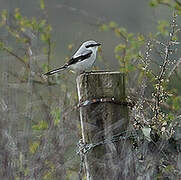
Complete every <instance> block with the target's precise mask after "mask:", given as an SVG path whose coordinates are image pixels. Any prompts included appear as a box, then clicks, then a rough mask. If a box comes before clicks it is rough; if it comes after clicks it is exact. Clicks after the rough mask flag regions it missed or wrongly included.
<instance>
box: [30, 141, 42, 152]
mask: <svg viewBox="0 0 181 180" xmlns="http://www.w3.org/2000/svg"><path fill="white" fill-rule="evenodd" d="M39 145H40V142H39V141H35V142H33V143H32V144H30V146H29V150H30V153H32V154H34V153H36V151H37V149H38V147H39Z"/></svg>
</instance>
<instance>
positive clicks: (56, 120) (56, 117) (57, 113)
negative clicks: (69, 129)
mask: <svg viewBox="0 0 181 180" xmlns="http://www.w3.org/2000/svg"><path fill="white" fill-rule="evenodd" d="M51 115H52V116H53V121H54V125H55V126H58V124H59V122H60V118H61V113H60V109H59V108H55V109H53V110H52V111H51Z"/></svg>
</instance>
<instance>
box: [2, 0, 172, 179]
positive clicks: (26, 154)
mask: <svg viewBox="0 0 181 180" xmlns="http://www.w3.org/2000/svg"><path fill="white" fill-rule="evenodd" d="M0 4H1V6H0V12H1V13H3V12H4V10H6V12H4V15H2V17H1V19H3V18H4V19H5V21H6V22H5V23H6V24H7V27H9V29H8V28H7V27H5V26H6V24H5V23H4V22H1V30H0V39H1V40H2V41H3V44H1V48H2V50H1V51H0V57H1V58H0V62H1V65H0V74H1V76H0V87H1V88H0V132H1V136H0V164H1V170H0V179H2V180H4V179H17V180H19V179H71V180H73V179H78V171H79V164H80V159H79V157H78V155H76V152H75V151H76V143H77V142H78V140H79V139H80V135H81V130H80V123H79V110H78V109H77V107H76V105H77V104H78V99H77V90H76V74H74V73H71V72H69V71H64V72H62V73H60V74H58V75H55V76H52V77H49V78H48V79H47V78H45V77H42V76H41V75H42V74H43V73H45V72H46V71H48V70H51V69H53V68H56V67H58V66H60V65H62V64H64V63H65V62H66V61H67V60H68V58H69V57H71V55H72V54H73V53H74V52H75V51H76V50H77V49H78V47H79V46H80V44H81V43H83V42H84V41H86V40H96V41H98V42H100V43H101V44H102V47H101V49H99V52H98V55H97V61H96V63H95V67H94V69H100V70H112V71H120V69H121V68H120V67H121V65H120V62H119V60H118V59H117V58H116V57H115V47H116V46H117V45H118V44H119V43H120V42H121V41H122V40H120V39H119V38H118V37H117V36H116V35H115V32H114V30H112V29H114V27H113V28H112V29H111V28H110V29H108V30H105V29H107V26H106V25H105V24H109V25H110V26H111V23H112V26H116V27H117V26H118V27H120V28H124V29H125V31H126V32H127V33H133V34H134V35H137V34H139V35H140V37H142V36H144V37H145V39H146V37H148V36H149V34H150V33H151V34H153V35H154V34H156V33H157V31H158V22H159V21H161V20H164V21H170V19H171V17H172V14H173V11H172V9H171V8H168V7H167V6H164V5H163V6H162V5H161V6H158V7H157V8H153V7H151V5H150V1H149V0H139V1H134V0H112V1H108V0H98V1H97V0H92V1H88V0H51V1H48V0H45V2H44V1H43V0H40V1H39V0H31V1H25V0H13V1H12V0H0ZM17 8H18V9H19V10H17ZM15 9H16V10H15ZM23 17H26V18H27V19H30V20H32V18H33V17H34V18H35V19H36V20H35V21H34V22H33V20H32V21H31V22H26V23H24V20H22V18H23ZM42 20H45V22H44V23H43V22H42V24H41V23H40V22H41V21H42ZM2 21H3V20H2ZM17 22H22V24H21V23H17ZM110 22H111V23H110ZM23 23H24V24H23ZM28 23H29V25H28ZM33 23H34V26H38V25H39V24H41V27H40V29H41V30H40V31H38V30H37V29H38V28H39V27H38V28H37V29H36V27H35V29H34V30H35V31H34V32H33V31H32V26H33V25H32V24H33ZM114 23H116V25H115V24H114ZM104 25H105V26H104ZM47 26H48V27H47ZM162 26H164V25H163V24H162ZM27 27H30V30H29V29H28V28H27ZM163 28H164V27H163ZM123 31H124V30H123ZM46 33H48V35H47V34H46ZM42 34H43V35H42ZM23 38H24V39H25V40H24V39H23ZM29 39H30V40H29ZM139 48H140V50H144V49H145V48H144V46H143V44H142V45H141V46H139ZM31 52H32V53H31ZM17 56H18V57H17ZM134 61H136V60H135V58H134ZM132 77H134V73H133V74H132ZM127 83H128V86H131V85H129V81H128V82H127ZM132 83H133V84H132V86H134V83H136V82H132Z"/></svg>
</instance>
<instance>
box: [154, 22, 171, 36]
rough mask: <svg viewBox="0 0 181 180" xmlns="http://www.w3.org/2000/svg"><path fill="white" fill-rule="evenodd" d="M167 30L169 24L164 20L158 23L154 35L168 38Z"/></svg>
mask: <svg viewBox="0 0 181 180" xmlns="http://www.w3.org/2000/svg"><path fill="white" fill-rule="evenodd" d="M168 28H169V23H168V22H167V21H165V20H163V21H158V26H157V29H158V32H157V33H156V35H160V34H161V35H163V36H168V35H169V32H168Z"/></svg>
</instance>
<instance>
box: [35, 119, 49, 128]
mask: <svg viewBox="0 0 181 180" xmlns="http://www.w3.org/2000/svg"><path fill="white" fill-rule="evenodd" d="M32 129H33V130H46V129H48V123H47V122H46V121H40V122H38V124H36V125H33V126H32Z"/></svg>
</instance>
